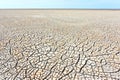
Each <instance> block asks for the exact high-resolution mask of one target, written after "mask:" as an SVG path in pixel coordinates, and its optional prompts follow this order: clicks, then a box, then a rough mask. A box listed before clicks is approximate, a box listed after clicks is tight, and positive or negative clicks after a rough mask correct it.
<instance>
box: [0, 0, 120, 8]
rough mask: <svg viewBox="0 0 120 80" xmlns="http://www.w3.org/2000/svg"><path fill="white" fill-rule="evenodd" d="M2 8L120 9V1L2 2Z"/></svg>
mask: <svg viewBox="0 0 120 80" xmlns="http://www.w3.org/2000/svg"><path fill="white" fill-rule="evenodd" d="M0 8H87V9H120V0H0Z"/></svg>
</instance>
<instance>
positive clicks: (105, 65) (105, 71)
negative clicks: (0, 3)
mask: <svg viewBox="0 0 120 80" xmlns="http://www.w3.org/2000/svg"><path fill="white" fill-rule="evenodd" d="M0 80H120V11H117V10H116V11H115V10H0Z"/></svg>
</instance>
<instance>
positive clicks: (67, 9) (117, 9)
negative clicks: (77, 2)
mask: <svg viewBox="0 0 120 80" xmlns="http://www.w3.org/2000/svg"><path fill="white" fill-rule="evenodd" d="M0 10H120V8H0Z"/></svg>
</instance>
